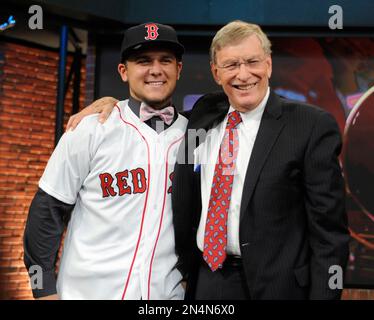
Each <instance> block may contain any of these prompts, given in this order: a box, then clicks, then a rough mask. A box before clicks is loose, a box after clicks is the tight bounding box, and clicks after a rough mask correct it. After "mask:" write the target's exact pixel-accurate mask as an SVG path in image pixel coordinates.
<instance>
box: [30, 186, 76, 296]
mask: <svg viewBox="0 0 374 320" xmlns="http://www.w3.org/2000/svg"><path fill="white" fill-rule="evenodd" d="M73 208H74V205H69V204H67V203H64V202H61V201H59V200H57V199H56V198H54V197H52V196H50V195H49V194H47V193H46V192H44V191H43V190H42V189H40V188H39V189H38V191H37V193H36V194H35V197H34V199H33V201H32V202H31V206H30V209H29V215H28V218H27V223H26V228H25V233H24V262H25V266H26V269H27V271H29V272H30V273H29V274H30V276H33V275H34V273H33V272H31V270H30V268H31V267H32V266H38V267H39V268H41V271H42V274H41V276H42V277H41V279H42V282H41V286H39V285H38V286H36V287H35V288H32V292H33V296H34V298H40V297H44V296H48V295H52V294H55V293H56V275H55V265H56V260H57V254H58V249H59V247H60V243H61V237H62V234H63V232H64V227H65V224H66V222H67V220H68V219H69V216H70V213H71V211H72V210H73Z"/></svg>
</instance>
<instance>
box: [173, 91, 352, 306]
mask: <svg viewBox="0 0 374 320" xmlns="http://www.w3.org/2000/svg"><path fill="white" fill-rule="evenodd" d="M228 109H229V102H228V99H227V97H226V96H225V95H224V94H223V93H214V94H208V95H205V96H203V97H202V98H200V100H198V101H197V102H196V104H195V106H194V109H193V112H192V114H191V116H190V121H189V124H188V129H201V128H204V129H206V130H208V129H210V128H213V127H215V126H216V125H217V124H218V123H219V122H221V121H222V120H223V119H224V117H225V116H226V114H227V112H228ZM187 134H188V131H187ZM186 142H187V143H186V144H185V147H186V149H185V150H183V149H181V150H180V157H179V159H178V161H179V163H177V164H176V167H175V175H174V180H173V193H172V201H173V211H174V227H175V241H176V251H177V254H178V256H179V264H178V267H179V269H180V270H181V271H182V273H184V274H185V276H186V277H187V279H188V281H189V283H188V285H189V292H188V296H191V294H192V295H193V292H192V291H193V287H194V286H193V283H194V280H196V272H197V269H198V266H199V263H200V261H201V252H200V251H199V250H198V249H197V246H196V231H197V227H198V224H199V220H200V214H201V192H200V173H199V172H194V164H193V156H192V153H193V148H189V147H188V146H189V145H190V146H191V145H194V144H195V145H196V146H198V145H199V144H200V143H202V142H203V141H197V142H196V141H194V136H192V137H191V135H189V136H187V135H186ZM182 151H184V152H182ZM340 151H341V136H340V132H339V129H338V126H337V124H336V121H335V119H334V118H333V117H332V116H331V115H330V114H329V113H327V112H325V111H323V110H322V109H319V108H317V107H314V106H310V105H306V104H301V103H298V102H293V101H290V100H286V99H282V98H280V97H278V96H277V95H275V94H274V93H273V92H271V94H270V97H269V100H268V102H267V105H266V107H265V111H264V114H263V117H262V120H261V124H260V128H259V131H258V134H257V138H256V141H255V144H254V147H253V151H252V155H251V158H250V159H249V165H248V169H247V172H246V177H245V183H244V187H243V193H242V201H241V210H240V228H239V229H240V230H239V238H240V245H241V248H240V249H241V253H242V259H243V264H244V271H245V275H246V281H247V285H248V288H249V291H250V294H251V297H252V298H253V299H336V298H340V295H341V290H339V289H335V290H332V289H330V288H329V278H330V277H331V276H333V275H335V273H331V274H330V273H329V268H330V266H332V265H339V266H341V267H342V270H344V269H345V266H346V262H347V258H348V242H349V233H348V229H347V216H346V211H345V192H344V182H343V178H342V174H341V169H340V165H339V161H338V156H339V153H340ZM183 153H184V154H185V156H186V158H189V160H190V161H189V163H188V164H183V163H180V162H183V159H182V158H183ZM184 160H185V159H184ZM331 272H332V271H331ZM191 290H192V291H191Z"/></svg>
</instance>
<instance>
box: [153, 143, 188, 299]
mask: <svg viewBox="0 0 374 320" xmlns="http://www.w3.org/2000/svg"><path fill="white" fill-rule="evenodd" d="M182 139H183V136H182V137H180V138H179V139H178V140H175V141H174V142H173V143H171V144H170V146H169V148H168V150H167V152H166V164H165V188H164V199H163V203H162V211H161V218H160V225H159V226H158V232H157V238H156V242H155V246H154V247H153V251H152V258H151V263H150V266H149V274H148V296H147V300H149V299H150V296H151V275H152V265H153V259H154V256H155V252H156V247H157V243H158V238H159V237H160V232H161V227H162V221H163V218H164V212H165V203H166V194H167V185H168V177H169V175H168V167H169V162H168V159H169V151H170V149H171V147H172V146H173V145H174V144H176V143H177V142H179V141H180V140H182Z"/></svg>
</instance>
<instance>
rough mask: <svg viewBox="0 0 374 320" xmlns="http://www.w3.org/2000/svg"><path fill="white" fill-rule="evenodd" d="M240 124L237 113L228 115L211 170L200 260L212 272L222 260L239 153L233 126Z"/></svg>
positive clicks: (224, 254) (220, 264)
mask: <svg viewBox="0 0 374 320" xmlns="http://www.w3.org/2000/svg"><path fill="white" fill-rule="evenodd" d="M241 121H242V118H241V117H240V113H239V112H238V111H233V112H230V113H229V116H228V119H227V124H226V130H225V134H224V136H223V139H222V142H221V146H220V149H219V153H218V159H217V163H216V166H215V169H214V177H213V183H212V190H211V192H210V199H209V206H208V214H207V220H206V225H205V234H204V251H203V257H204V260H205V261H206V263H207V264H208V265H209V267H210V269H211V270H212V271H216V270H217V269H218V268H222V265H223V262H224V261H225V259H226V246H227V216H228V212H229V207H230V200H231V191H232V184H233V181H234V174H235V164H236V158H237V155H238V149H239V137H238V132H237V129H236V126H237V125H238V124H239V123H240V122H241Z"/></svg>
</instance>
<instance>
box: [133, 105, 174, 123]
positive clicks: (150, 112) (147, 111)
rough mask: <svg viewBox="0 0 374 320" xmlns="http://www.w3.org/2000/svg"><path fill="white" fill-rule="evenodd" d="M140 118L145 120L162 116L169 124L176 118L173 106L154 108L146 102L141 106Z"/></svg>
mask: <svg viewBox="0 0 374 320" xmlns="http://www.w3.org/2000/svg"><path fill="white" fill-rule="evenodd" d="M139 116H140V120H141V121H143V122H145V121H147V120H149V119H151V118H152V117H160V118H161V120H162V121H164V122H165V123H166V124H167V125H170V124H171V123H172V122H173V119H174V108H173V107H172V106H169V107H166V108H163V109H161V110H157V109H153V108H151V107H149V106H147V105H145V104H144V103H142V105H141V106H140V113H139Z"/></svg>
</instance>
